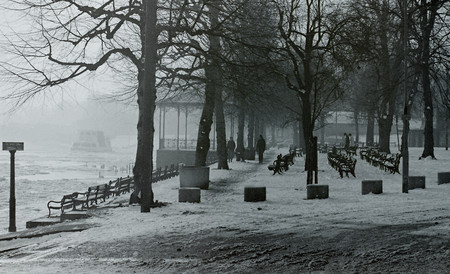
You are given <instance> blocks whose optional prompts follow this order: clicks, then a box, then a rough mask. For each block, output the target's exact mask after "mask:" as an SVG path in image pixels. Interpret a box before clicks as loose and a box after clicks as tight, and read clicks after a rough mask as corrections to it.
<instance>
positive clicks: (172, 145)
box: [159, 138, 216, 150]
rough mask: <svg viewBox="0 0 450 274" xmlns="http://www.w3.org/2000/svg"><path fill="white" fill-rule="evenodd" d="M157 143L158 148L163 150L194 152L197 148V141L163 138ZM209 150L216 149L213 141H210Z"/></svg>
mask: <svg viewBox="0 0 450 274" xmlns="http://www.w3.org/2000/svg"><path fill="white" fill-rule="evenodd" d="M159 142H160V147H161V148H164V149H181V150H195V149H196V148H197V139H187V140H186V139H182V138H180V139H176V138H165V139H160V140H159ZM210 149H212V150H215V149H216V142H215V140H211V141H210Z"/></svg>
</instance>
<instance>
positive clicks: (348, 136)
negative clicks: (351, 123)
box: [344, 133, 351, 150]
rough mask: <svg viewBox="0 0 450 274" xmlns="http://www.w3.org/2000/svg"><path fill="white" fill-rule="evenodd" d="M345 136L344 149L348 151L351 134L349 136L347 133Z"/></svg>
mask: <svg viewBox="0 0 450 274" xmlns="http://www.w3.org/2000/svg"><path fill="white" fill-rule="evenodd" d="M344 136H345V146H344V148H345V150H347V149H349V148H350V136H351V134H350V135H349V134H347V133H344Z"/></svg>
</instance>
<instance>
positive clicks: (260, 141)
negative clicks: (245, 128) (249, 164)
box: [256, 135, 266, 164]
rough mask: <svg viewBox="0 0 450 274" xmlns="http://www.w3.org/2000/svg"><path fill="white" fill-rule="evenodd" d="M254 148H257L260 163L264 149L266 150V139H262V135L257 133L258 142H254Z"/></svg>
mask: <svg viewBox="0 0 450 274" xmlns="http://www.w3.org/2000/svg"><path fill="white" fill-rule="evenodd" d="M256 149H257V150H258V160H259V163H260V164H262V162H263V155H264V151H265V150H266V140H264V138H263V137H262V135H259V139H258V142H256Z"/></svg>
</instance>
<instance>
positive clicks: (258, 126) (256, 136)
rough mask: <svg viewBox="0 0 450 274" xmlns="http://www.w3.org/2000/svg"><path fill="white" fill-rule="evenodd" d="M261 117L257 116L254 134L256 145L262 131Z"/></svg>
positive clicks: (254, 143)
mask: <svg viewBox="0 0 450 274" xmlns="http://www.w3.org/2000/svg"><path fill="white" fill-rule="evenodd" d="M260 120H261V119H260V118H259V115H257V116H255V129H254V134H253V146H255V145H256V143H257V142H258V139H259V134H260V132H261V128H260V126H261V123H260V122H259V121H260Z"/></svg>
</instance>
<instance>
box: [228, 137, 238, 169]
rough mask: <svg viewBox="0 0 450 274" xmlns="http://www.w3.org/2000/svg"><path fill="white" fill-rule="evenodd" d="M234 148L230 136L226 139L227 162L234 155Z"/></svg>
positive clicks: (231, 160) (234, 145) (234, 144)
mask: <svg viewBox="0 0 450 274" xmlns="http://www.w3.org/2000/svg"><path fill="white" fill-rule="evenodd" d="M235 149H236V143H235V142H234V140H233V137H230V140H228V143H227V150H228V162H230V163H231V162H233V157H234V150H235Z"/></svg>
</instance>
